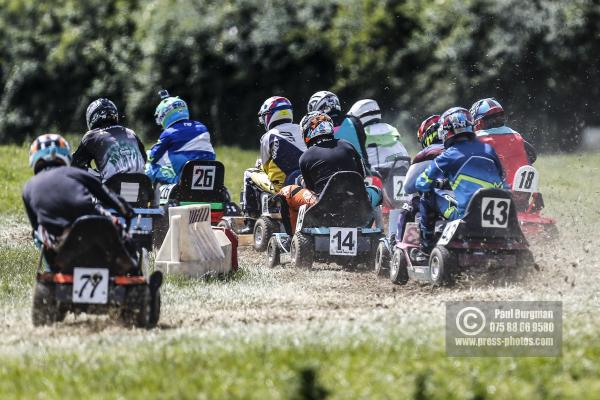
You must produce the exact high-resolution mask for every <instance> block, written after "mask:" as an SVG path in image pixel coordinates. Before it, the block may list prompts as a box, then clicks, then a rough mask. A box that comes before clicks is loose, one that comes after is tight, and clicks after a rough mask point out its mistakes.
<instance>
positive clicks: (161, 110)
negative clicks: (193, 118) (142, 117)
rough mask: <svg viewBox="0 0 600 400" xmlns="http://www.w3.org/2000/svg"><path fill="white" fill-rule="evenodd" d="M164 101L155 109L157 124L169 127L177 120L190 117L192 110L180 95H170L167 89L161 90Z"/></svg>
mask: <svg viewBox="0 0 600 400" xmlns="http://www.w3.org/2000/svg"><path fill="white" fill-rule="evenodd" d="M159 93H160V95H161V98H162V101H161V102H160V103H159V104H158V106H157V107H156V111H154V119H155V120H156V124H157V125H160V126H162V127H163V129H167V128H168V127H169V126H171V125H173V124H174V123H175V122H177V121H181V120H183V119H190V112H189V111H188V107H187V104H186V103H185V101H183V100H182V99H180V98H179V97H172V96H169V93H168V92H167V91H166V90H161V91H160V92H159Z"/></svg>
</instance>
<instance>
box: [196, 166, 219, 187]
mask: <svg viewBox="0 0 600 400" xmlns="http://www.w3.org/2000/svg"><path fill="white" fill-rule="evenodd" d="M216 170H217V168H216V167H215V166H214V165H196V166H194V173H193V175H192V190H213V189H214V187H215V172H216Z"/></svg>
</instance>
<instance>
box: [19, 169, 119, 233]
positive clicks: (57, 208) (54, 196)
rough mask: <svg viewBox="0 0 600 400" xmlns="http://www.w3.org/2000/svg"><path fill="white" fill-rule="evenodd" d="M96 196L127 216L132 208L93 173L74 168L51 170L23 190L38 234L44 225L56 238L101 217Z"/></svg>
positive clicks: (37, 176)
mask: <svg viewBox="0 0 600 400" xmlns="http://www.w3.org/2000/svg"><path fill="white" fill-rule="evenodd" d="M92 196H94V197H95V198H96V199H98V201H99V202H100V203H101V204H102V205H104V206H105V207H108V208H113V209H115V210H117V212H119V213H120V214H121V215H123V216H130V215H131V208H130V206H129V205H128V204H127V203H126V202H124V201H121V200H120V199H119V198H118V197H117V196H116V195H115V194H113V193H112V192H110V191H109V190H108V189H107V188H106V187H104V186H103V185H102V183H101V182H100V180H98V178H96V177H94V176H93V175H91V174H90V173H89V172H87V171H84V170H82V169H79V168H72V167H64V166H63V167H54V168H47V169H45V170H42V171H40V172H38V173H37V174H36V175H35V176H34V177H33V178H31V179H30V180H29V181H28V182H27V184H26V185H25V188H24V189H23V202H24V203H25V210H26V211H27V216H28V217H29V222H31V226H32V227H33V230H34V231H37V229H38V226H39V225H41V226H43V227H44V229H45V230H46V231H47V232H48V233H50V234H51V235H54V236H60V235H61V234H62V233H63V231H64V229H65V228H67V227H69V226H70V225H71V224H73V222H75V220H76V219H77V218H79V217H82V216H84V215H101V214H102V210H101V209H99V208H98V206H97V205H96V204H95V202H94V200H93V198H92Z"/></svg>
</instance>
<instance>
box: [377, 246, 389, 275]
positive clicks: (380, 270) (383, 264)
mask: <svg viewBox="0 0 600 400" xmlns="http://www.w3.org/2000/svg"><path fill="white" fill-rule="evenodd" d="M391 259H392V257H391V254H390V250H389V249H388V247H387V245H386V244H385V243H384V242H379V245H377V252H376V253H375V275H377V276H382V277H383V276H386V275H389V272H390V262H391Z"/></svg>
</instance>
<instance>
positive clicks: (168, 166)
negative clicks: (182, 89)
mask: <svg viewBox="0 0 600 400" xmlns="http://www.w3.org/2000/svg"><path fill="white" fill-rule="evenodd" d="M160 95H161V98H162V101H161V102H160V104H159V105H158V106H157V107H156V111H155V113H154V117H155V119H156V123H157V124H158V125H160V126H162V128H163V129H164V130H163V132H162V133H161V135H160V138H159V139H158V142H156V144H155V145H154V146H152V149H151V150H150V154H149V157H148V165H147V166H146V175H148V176H149V177H150V179H151V180H152V182H153V183H177V182H178V181H179V176H180V174H181V170H182V169H183V166H184V165H185V163H186V162H188V161H190V160H209V161H212V160H215V159H216V155H215V151H214V149H213V147H212V145H211V143H210V133H209V132H208V129H207V128H206V126H204V124H202V123H201V122H198V121H193V120H191V119H190V113H189V111H188V107H187V104H186V103H185V101H183V100H182V99H180V98H179V97H171V96H169V93H168V92H167V91H166V90H161V91H160Z"/></svg>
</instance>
